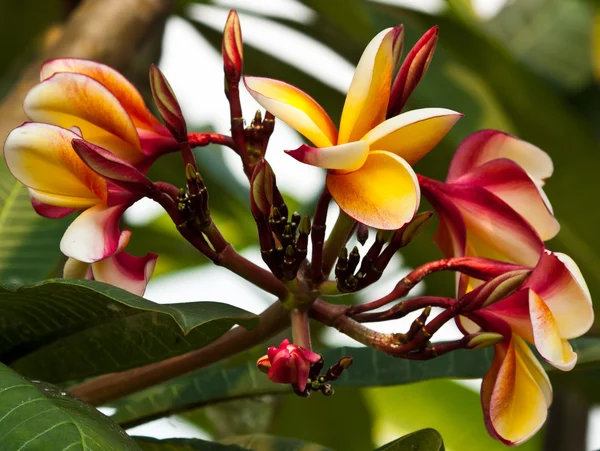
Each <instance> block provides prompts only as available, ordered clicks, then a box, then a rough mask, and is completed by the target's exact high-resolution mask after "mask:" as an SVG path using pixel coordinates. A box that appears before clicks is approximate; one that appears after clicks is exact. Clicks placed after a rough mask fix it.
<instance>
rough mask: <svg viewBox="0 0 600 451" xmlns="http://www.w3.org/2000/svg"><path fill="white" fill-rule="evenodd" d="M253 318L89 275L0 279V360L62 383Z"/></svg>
mask: <svg viewBox="0 0 600 451" xmlns="http://www.w3.org/2000/svg"><path fill="white" fill-rule="evenodd" d="M257 321H258V319H257V317H256V315H254V314H252V313H249V312H247V311H245V310H242V309H239V308H237V307H233V306H231V305H229V304H220V303H216V302H193V303H181V304H156V303H154V302H151V301H148V300H147V299H144V298H141V297H139V296H135V295H133V294H131V293H129V292H127V291H124V290H121V289H119V288H116V287H113V286H111V285H107V284H103V283H100V282H94V281H80V280H63V279H56V280H47V281H44V282H40V283H38V284H35V285H30V286H18V285H6V286H2V285H0V358H1V360H2V361H3V362H5V363H9V364H10V365H11V367H13V368H14V369H15V370H17V371H19V372H21V373H22V374H23V375H25V376H27V377H33V378H39V379H43V380H46V381H49V382H53V383H58V382H66V381H71V380H75V379H80V378H85V377H90V376H96V375H99V374H105V373H109V372H114V371H123V370H126V369H129V368H133V367H137V366H141V365H146V364H148V363H152V362H156V361H159V360H163V359H166V358H169V357H172V356H175V355H179V354H183V353H185V352H188V351H192V350H194V349H198V348H200V347H202V346H205V345H206V344H208V343H210V342H212V341H213V340H215V339H216V338H218V337H219V336H221V335H222V334H223V333H225V332H226V331H227V330H228V329H230V328H231V327H232V326H233V325H235V324H240V325H242V326H244V327H247V328H251V327H254V326H255V325H256V324H257ZM40 362H45V363H44V364H43V365H42V364H40Z"/></svg>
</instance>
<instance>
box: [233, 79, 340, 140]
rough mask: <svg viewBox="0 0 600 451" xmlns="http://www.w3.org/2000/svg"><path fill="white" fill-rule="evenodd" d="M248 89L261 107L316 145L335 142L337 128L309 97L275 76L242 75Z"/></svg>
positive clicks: (319, 106)
mask: <svg viewBox="0 0 600 451" xmlns="http://www.w3.org/2000/svg"><path fill="white" fill-rule="evenodd" d="M244 83H245V85H246V88H247V89H248V92H249V93H250V95H251V96H252V97H254V100H256V101H257V102H258V103H259V104H260V105H261V106H262V107H263V108H265V109H266V110H267V111H269V112H270V113H271V114H273V115H274V116H275V117H276V118H278V119H281V120H282V121H283V122H285V123H286V124H288V125H289V126H290V127H292V128H293V129H295V130H296V131H297V132H299V133H301V134H302V135H304V136H305V137H306V138H307V139H308V140H310V141H311V142H312V143H313V144H314V145H315V146H317V147H330V146H333V145H334V144H336V143H337V130H336V128H335V125H333V122H331V119H330V118H329V116H328V115H327V113H326V112H325V110H323V108H322V107H321V105H319V104H318V103H317V102H316V101H315V100H314V99H313V98H312V97H310V96H309V95H308V94H306V93H305V92H304V91H301V90H300V89H298V88H296V87H294V86H292V85H290V84H287V83H284V82H282V81H279V80H274V79H271V78H261V77H244Z"/></svg>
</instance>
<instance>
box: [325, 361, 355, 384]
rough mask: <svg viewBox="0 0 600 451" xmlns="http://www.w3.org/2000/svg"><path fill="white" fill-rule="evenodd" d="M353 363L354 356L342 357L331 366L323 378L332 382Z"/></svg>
mask: <svg viewBox="0 0 600 451" xmlns="http://www.w3.org/2000/svg"><path fill="white" fill-rule="evenodd" d="M351 365H352V357H350V356H346V357H342V358H341V359H340V360H339V361H338V362H337V363H336V364H335V365H333V366H332V367H330V368H329V369H328V370H327V373H326V374H325V377H324V378H323V380H324V381H326V382H330V381H334V380H336V379H338V378H339V377H340V376H341V375H342V373H343V372H344V371H345V370H347V369H348V368H350V366H351Z"/></svg>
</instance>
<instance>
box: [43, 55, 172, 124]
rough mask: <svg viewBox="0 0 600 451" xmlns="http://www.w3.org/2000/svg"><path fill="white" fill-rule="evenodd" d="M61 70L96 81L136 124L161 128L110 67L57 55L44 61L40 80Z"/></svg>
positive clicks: (123, 79)
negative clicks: (112, 96)
mask: <svg viewBox="0 0 600 451" xmlns="http://www.w3.org/2000/svg"><path fill="white" fill-rule="evenodd" d="M63 72H68V73H73V74H83V75H87V76H88V77H90V78H93V79H94V80H96V81H98V82H100V83H101V84H102V85H103V86H104V87H105V88H106V89H108V90H109V91H110V92H111V93H112V94H113V95H114V96H115V97H116V98H117V100H118V101H119V102H120V103H121V105H122V106H123V108H125V111H127V113H128V114H129V116H130V117H131V119H132V120H133V123H134V124H135V126H136V127H139V128H145V129H149V130H161V129H163V128H164V127H163V126H162V124H161V123H160V122H159V121H158V120H157V119H156V118H155V117H154V116H153V115H152V113H150V111H149V110H148V108H146V104H145V103H144V99H143V98H142V96H141V94H140V93H139V92H138V90H137V89H136V88H135V86H133V85H132V84H131V83H130V82H129V81H128V80H127V79H126V78H125V77H124V76H123V75H121V74H120V73H119V72H117V71H116V70H114V69H113V68H112V67H109V66H106V65H105V64H100V63H97V62H95V61H90V60H85V59H80V58H57V59H53V60H49V61H46V63H44V65H43V66H42V70H41V73H40V75H41V79H42V81H44V80H47V79H48V78H50V77H52V76H53V75H54V74H58V73H63Z"/></svg>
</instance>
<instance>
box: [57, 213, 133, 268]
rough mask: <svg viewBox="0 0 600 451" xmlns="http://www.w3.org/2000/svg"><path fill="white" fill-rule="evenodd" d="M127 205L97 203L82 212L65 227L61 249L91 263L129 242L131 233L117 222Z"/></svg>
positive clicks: (66, 253) (70, 255)
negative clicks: (121, 227)
mask: <svg viewBox="0 0 600 451" xmlns="http://www.w3.org/2000/svg"><path fill="white" fill-rule="evenodd" d="M126 209H127V205H117V206H115V207H107V206H106V205H103V204H98V205H96V206H94V207H92V208H89V209H87V210H85V211H84V212H83V213H81V214H80V215H79V216H78V217H77V218H76V219H75V220H74V221H73V222H72V223H71V225H70V226H69V227H68V228H67V230H66V231H65V234H64V235H63V237H62V240H61V242H60V250H61V251H62V253H63V254H65V255H66V256H68V257H73V258H76V259H77V260H80V261H82V262H86V263H93V262H97V261H100V260H103V259H105V258H108V257H110V256H112V255H114V254H115V253H116V252H118V251H120V250H122V249H123V248H124V247H125V245H126V244H127V242H128V241H129V235H130V232H127V231H125V232H121V231H120V230H119V222H120V220H121V216H122V215H123V212H124V211H125V210H126Z"/></svg>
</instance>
